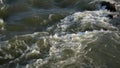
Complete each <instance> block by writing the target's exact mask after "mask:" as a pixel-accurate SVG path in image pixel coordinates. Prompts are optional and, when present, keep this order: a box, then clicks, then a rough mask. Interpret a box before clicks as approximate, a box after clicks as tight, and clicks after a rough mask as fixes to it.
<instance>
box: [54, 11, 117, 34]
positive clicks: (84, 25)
mask: <svg viewBox="0 0 120 68" xmlns="http://www.w3.org/2000/svg"><path fill="white" fill-rule="evenodd" d="M108 14H110V12H108V11H107V10H99V11H84V12H76V13H74V14H72V15H69V16H67V17H65V18H64V19H62V20H61V22H59V23H58V24H57V26H56V29H55V30H54V29H52V30H54V31H55V32H79V31H93V30H101V29H103V30H112V31H113V30H117V28H116V27H114V26H113V25H112V24H110V23H109V21H110V19H109V17H107V15H108Z"/></svg>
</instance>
